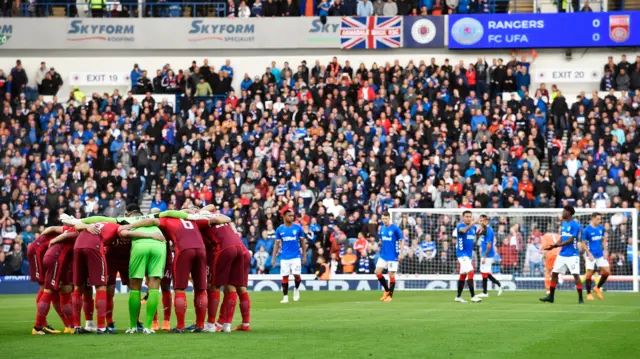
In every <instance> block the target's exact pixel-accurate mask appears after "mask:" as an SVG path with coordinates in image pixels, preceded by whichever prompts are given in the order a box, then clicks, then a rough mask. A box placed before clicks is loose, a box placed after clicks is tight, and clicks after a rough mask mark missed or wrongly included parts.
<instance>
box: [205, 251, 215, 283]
mask: <svg viewBox="0 0 640 359" xmlns="http://www.w3.org/2000/svg"><path fill="white" fill-rule="evenodd" d="M215 260H216V250H215V249H214V248H211V249H209V248H207V283H209V282H212V281H213V268H214V262H215Z"/></svg>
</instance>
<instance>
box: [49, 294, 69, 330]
mask: <svg viewBox="0 0 640 359" xmlns="http://www.w3.org/2000/svg"><path fill="white" fill-rule="evenodd" d="M51 304H53V309H55V310H56V313H58V316H59V317H60V319H62V324H64V326H65V327H66V326H68V325H67V324H69V321H71V318H67V316H66V315H65V314H64V311H63V310H62V306H61V305H60V294H58V292H51Z"/></svg>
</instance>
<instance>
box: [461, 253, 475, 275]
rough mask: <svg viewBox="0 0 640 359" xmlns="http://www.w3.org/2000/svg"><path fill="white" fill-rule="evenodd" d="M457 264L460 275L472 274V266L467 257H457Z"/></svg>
mask: <svg viewBox="0 0 640 359" xmlns="http://www.w3.org/2000/svg"><path fill="white" fill-rule="evenodd" d="M458 263H460V274H467V273H470V272H473V264H472V263H471V258H469V257H459V258H458Z"/></svg>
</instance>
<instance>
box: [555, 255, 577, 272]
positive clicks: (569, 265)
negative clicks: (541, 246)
mask: <svg viewBox="0 0 640 359" xmlns="http://www.w3.org/2000/svg"><path fill="white" fill-rule="evenodd" d="M567 269H568V270H569V272H571V274H580V257H578V256H573V257H563V256H558V258H556V263H555V264H554V265H553V273H560V274H565V273H566V271H567Z"/></svg>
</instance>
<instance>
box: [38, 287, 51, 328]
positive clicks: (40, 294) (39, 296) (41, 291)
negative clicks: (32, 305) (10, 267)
mask: <svg viewBox="0 0 640 359" xmlns="http://www.w3.org/2000/svg"><path fill="white" fill-rule="evenodd" d="M43 293H44V289H40V290H38V294H37V295H36V312H37V311H38V303H39V302H40V298H41V297H42V294H43ZM44 325H45V326H47V325H49V323H47V321H46V320H45V323H44Z"/></svg>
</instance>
